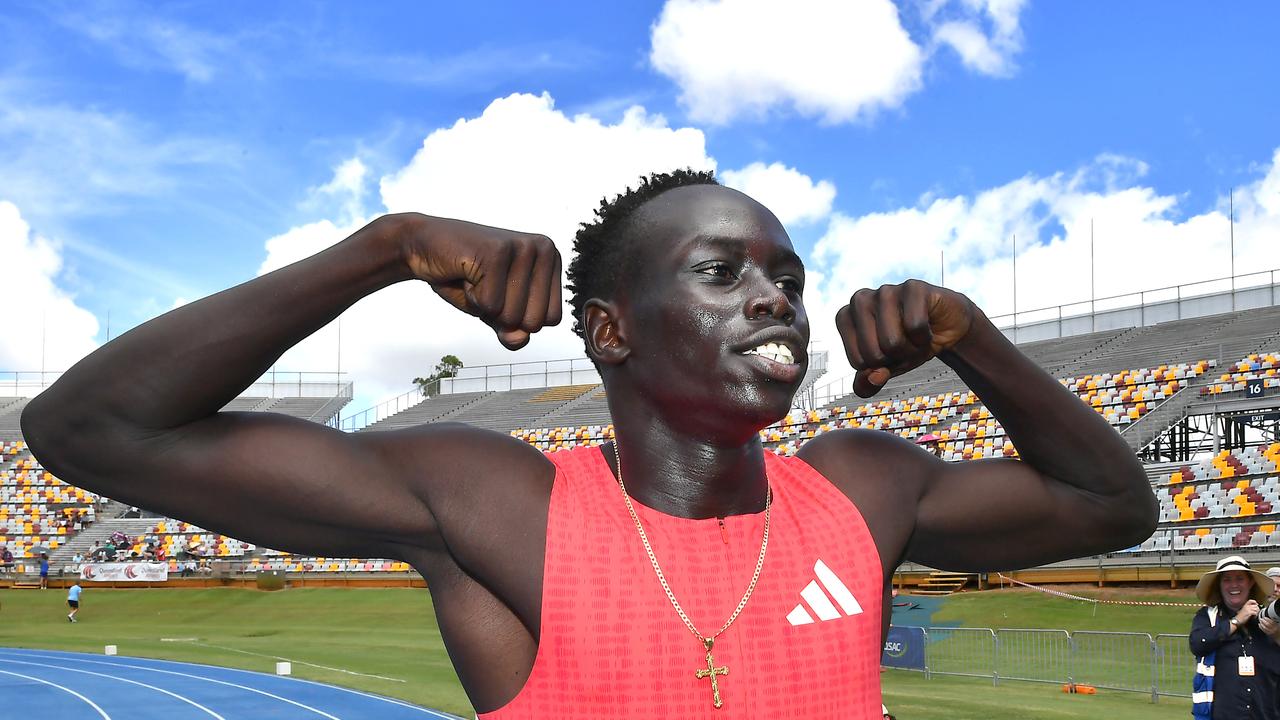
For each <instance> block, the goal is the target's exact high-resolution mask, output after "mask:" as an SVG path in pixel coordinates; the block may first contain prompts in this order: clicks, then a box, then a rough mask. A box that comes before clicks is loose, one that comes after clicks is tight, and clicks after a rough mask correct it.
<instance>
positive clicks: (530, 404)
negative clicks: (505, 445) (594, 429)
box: [447, 385, 595, 433]
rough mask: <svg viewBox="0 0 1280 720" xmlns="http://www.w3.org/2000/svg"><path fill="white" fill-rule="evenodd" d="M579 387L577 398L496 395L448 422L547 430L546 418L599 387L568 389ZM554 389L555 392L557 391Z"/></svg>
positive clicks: (530, 392) (541, 393)
mask: <svg viewBox="0 0 1280 720" xmlns="http://www.w3.org/2000/svg"><path fill="white" fill-rule="evenodd" d="M568 387H573V388H576V391H577V395H574V396H573V397H571V398H567V399H565V398H564V395H568V394H569V393H567V392H566V393H563V394H561V393H554V394H552V393H551V392H550V390H548V389H547V388H530V389H526V390H508V391H506V392H501V393H494V394H492V395H490V396H489V397H486V398H484V399H482V400H481V401H479V402H476V403H472V404H471V405H469V406H467V407H466V408H462V409H461V410H460V411H459V412H457V413H454V414H451V415H450V416H449V417H448V418H447V419H448V420H449V421H451V422H464V423H467V424H468V425H474V426H476V427H481V428H486V429H489V430H496V431H498V432H503V433H508V432H511V431H512V430H515V429H517V428H536V427H546V424H545V423H544V422H543V421H542V419H543V418H545V417H548V416H550V415H551V414H552V413H554V412H555V411H557V410H559V409H560V408H561V407H563V406H565V405H566V404H568V403H570V402H573V400H574V399H575V398H577V397H579V396H581V395H584V394H587V393H591V392H594V388H595V385H575V386H568ZM555 389H556V388H552V389H551V390H555Z"/></svg>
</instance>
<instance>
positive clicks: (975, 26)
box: [923, 0, 1026, 76]
mask: <svg viewBox="0 0 1280 720" xmlns="http://www.w3.org/2000/svg"><path fill="white" fill-rule="evenodd" d="M1025 5H1026V0H959V2H955V3H951V4H948V3H946V2H938V3H933V4H930V5H926V6H925V7H924V12H923V14H924V17H925V20H926V22H927V23H928V24H930V25H931V26H932V32H933V40H934V42H935V43H939V44H941V45H946V46H948V47H950V48H951V49H953V50H955V51H956V53H957V54H958V55H959V56H960V61H961V62H963V63H964V65H965V67H967V68H969V69H970V70H973V71H976V72H979V73H982V74H984V75H995V76H1007V75H1011V74H1013V72H1014V70H1015V69H1016V68H1015V66H1014V62H1013V58H1014V56H1015V55H1017V54H1018V53H1019V52H1021V50H1022V27H1021V14H1022V10H1023V8H1024V7H1025ZM984 26H985V27H989V28H990V30H989V31H987V30H984Z"/></svg>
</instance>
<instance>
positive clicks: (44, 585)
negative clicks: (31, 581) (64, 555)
mask: <svg viewBox="0 0 1280 720" xmlns="http://www.w3.org/2000/svg"><path fill="white" fill-rule="evenodd" d="M40 589H41V590H48V589H49V554H48V553H40Z"/></svg>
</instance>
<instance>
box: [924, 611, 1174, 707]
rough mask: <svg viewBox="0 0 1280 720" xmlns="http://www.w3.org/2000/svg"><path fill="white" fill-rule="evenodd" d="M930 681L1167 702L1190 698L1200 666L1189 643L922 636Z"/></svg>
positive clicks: (1117, 636)
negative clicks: (980, 681) (1114, 693)
mask: <svg viewBox="0 0 1280 720" xmlns="http://www.w3.org/2000/svg"><path fill="white" fill-rule="evenodd" d="M921 631H922V633H923V636H924V644H925V648H924V668H923V672H924V674H925V677H929V676H931V675H960V676H965V677H981V678H990V679H991V682H992V683H993V684H999V683H1000V681H1001V680H1020V681H1024V682H1041V683H1053V684H1065V683H1076V684H1083V685H1092V686H1094V687H1098V688H1104V689H1108V690H1119V691H1123V692H1136V693H1145V694H1149V695H1150V696H1151V701H1152V702H1159V699H1160V698H1161V697H1162V696H1163V697H1190V696H1191V676H1192V673H1193V671H1194V669H1195V658H1194V657H1192V655H1191V651H1190V649H1189V648H1188V647H1187V636H1186V635H1156V636H1154V637H1152V636H1151V635H1149V634H1147V633H1130V632H1095V631H1084V630H1081V631H1077V632H1069V631H1067V630H1031V629H1017V628H1013V629H991V628H945V627H926V628H921Z"/></svg>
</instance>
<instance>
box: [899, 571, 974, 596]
mask: <svg viewBox="0 0 1280 720" xmlns="http://www.w3.org/2000/svg"><path fill="white" fill-rule="evenodd" d="M972 579H974V576H973V575H969V574H966V573H950V572H939V571H934V572H931V573H929V577H927V578H925V579H923V580H921V581H920V584H919V585H918V586H917V587H916V588H915V589H914V590H912V591H911V594H912V595H950V594H952V593H956V592H960V590H962V589H964V586H965V585H968V584H969V581H970V580H972Z"/></svg>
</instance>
